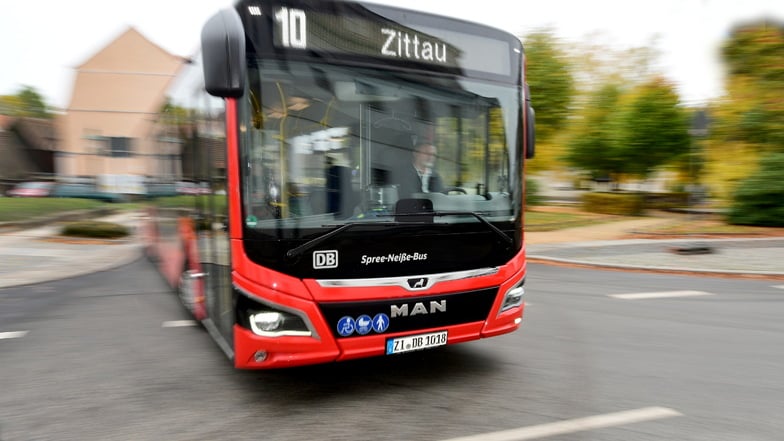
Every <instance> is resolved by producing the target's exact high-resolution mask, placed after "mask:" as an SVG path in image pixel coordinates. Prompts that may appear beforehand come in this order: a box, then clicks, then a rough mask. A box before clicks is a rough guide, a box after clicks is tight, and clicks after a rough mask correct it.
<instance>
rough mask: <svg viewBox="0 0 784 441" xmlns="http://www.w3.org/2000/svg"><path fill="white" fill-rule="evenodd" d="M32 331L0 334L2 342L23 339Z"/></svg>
mask: <svg viewBox="0 0 784 441" xmlns="http://www.w3.org/2000/svg"><path fill="white" fill-rule="evenodd" d="M28 332H30V331H12V332H0V340H6V339H11V338H22V337H24V336H25V335H27V333H28Z"/></svg>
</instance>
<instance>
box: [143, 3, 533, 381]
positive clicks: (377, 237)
mask: <svg viewBox="0 0 784 441" xmlns="http://www.w3.org/2000/svg"><path fill="white" fill-rule="evenodd" d="M201 38H202V47H201V51H200V56H199V57H196V58H194V60H192V62H191V63H190V64H188V65H187V66H186V67H185V69H184V72H183V74H182V75H181V77H180V78H178V79H177V80H176V81H175V84H174V86H173V88H172V91H170V93H169V95H168V100H169V101H168V102H169V105H167V111H168V112H165V113H164V114H162V115H161V124H160V125H161V127H162V130H163V131H165V133H163V132H162V133H163V134H164V135H165V134H168V136H165V138H166V139H172V142H171V145H172V146H173V147H172V150H170V151H169V153H172V154H167V152H161V156H162V157H165V158H168V161H169V162H167V164H177V166H178V167H181V169H182V174H183V175H184V176H185V178H186V179H188V180H191V181H193V182H198V183H199V185H200V186H202V187H204V188H206V189H207V190H206V191H205V192H204V193H209V194H198V195H188V196H179V197H176V198H161V199H159V200H158V201H157V202H156V203H155V204H154V205H155V207H156V208H155V209H153V210H151V214H152V216H151V217H150V224H149V229H148V232H149V242H148V247H147V250H148V253H149V255H150V256H151V258H152V259H153V260H154V261H155V262H157V265H158V267H159V268H160V270H161V272H162V273H163V274H164V276H165V277H166V279H167V280H168V281H169V282H170V283H171V284H172V285H173V286H174V287H176V289H177V290H178V292H179V294H180V296H181V298H182V300H183V302H184V304H185V305H186V306H187V308H188V309H189V310H190V311H191V312H192V313H193V315H194V316H195V318H196V319H198V320H199V321H200V322H201V323H203V325H204V326H205V327H206V329H207V330H208V331H209V333H210V335H211V336H212V337H213V338H214V339H215V340H216V341H217V342H218V343H219V345H220V347H221V348H222V349H223V350H224V351H225V352H226V354H227V355H228V356H229V357H230V359H231V360H232V361H233V363H234V366H236V367H237V368H243V369H266V368H281V367H290V366H297V365H306V364H315V363H325V362H333V361H342V360H348V359H353V358H360V357H371V356H385V355H394V354H399V353H405V352H409V351H414V350H420V349H427V348H432V347H437V346H441V345H446V344H453V343H460V342H467V341H471V340H477V339H480V338H484V337H492V336H496V335H500V334H505V333H509V332H512V331H514V330H516V329H518V327H519V326H520V323H521V320H522V316H523V309H524V306H525V305H524V301H523V294H524V289H523V284H524V283H525V275H526V261H525V246H524V240H523V210H524V160H525V158H527V157H531V156H532V155H533V144H534V135H533V132H534V130H533V125H534V123H533V116H534V113H533V109H532V108H531V105H530V100H529V96H528V91H527V88H526V83H525V78H524V75H525V69H524V67H525V58H524V53H523V47H522V45H521V43H520V40H519V39H518V38H517V37H515V36H514V35H511V34H509V33H506V32H502V31H499V30H496V29H493V28H490V27H486V26H482V25H479V24H475V23H470V22H466V21H462V20H457V19H453V18H447V17H441V16H436V15H431V14H426V13H420V12H415V11H410V10H403V9H399V8H393V7H388V6H382V5H378V4H371V3H359V2H348V1H340V0H337V1H332V0H330V1H308V0H247V1H246V0H242V1H240V2H238V3H237V4H236V6H235V8H233V9H226V10H223V11H220V12H219V13H218V14H216V15H215V16H214V17H213V18H211V19H210V20H209V21H208V22H207V23H206V24H205V26H204V28H203V31H202V36H201ZM177 149H179V150H177ZM173 152H179V156H177V158H178V159H176V160H172V158H173V157H174V153H173ZM167 200H168V202H167ZM183 201H186V202H184V203H183Z"/></svg>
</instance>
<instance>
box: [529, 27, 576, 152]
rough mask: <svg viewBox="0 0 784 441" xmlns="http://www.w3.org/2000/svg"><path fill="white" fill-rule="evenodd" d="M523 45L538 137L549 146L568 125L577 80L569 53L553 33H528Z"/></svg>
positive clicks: (546, 31) (548, 31)
mask: <svg viewBox="0 0 784 441" xmlns="http://www.w3.org/2000/svg"><path fill="white" fill-rule="evenodd" d="M523 45H524V47H525V58H526V64H527V72H528V74H527V81H528V85H529V88H530V90H531V101H532V104H533V106H534V108H535V109H536V137H537V140H538V141H541V142H543V143H546V142H548V141H549V140H550V139H552V137H553V135H554V134H556V133H557V132H558V131H559V130H561V129H562V128H563V127H564V125H565V124H566V121H567V118H568V116H569V108H570V104H571V101H572V96H573V94H574V79H573V78H572V73H571V67H570V64H569V61H568V58H567V56H566V53H565V51H564V50H563V49H562V48H561V46H560V43H559V41H558V39H557V38H556V37H555V36H554V35H553V32H552V31H550V30H542V31H537V32H533V33H531V34H528V35H526V36H525V37H524V38H523Z"/></svg>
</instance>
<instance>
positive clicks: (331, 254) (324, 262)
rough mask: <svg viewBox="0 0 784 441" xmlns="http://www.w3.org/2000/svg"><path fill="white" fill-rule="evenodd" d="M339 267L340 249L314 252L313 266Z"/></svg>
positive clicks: (319, 267) (317, 267)
mask: <svg viewBox="0 0 784 441" xmlns="http://www.w3.org/2000/svg"><path fill="white" fill-rule="evenodd" d="M337 267H338V251H337V250H329V251H314V252H313V268H315V269H323V268H337Z"/></svg>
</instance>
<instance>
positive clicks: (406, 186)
mask: <svg viewBox="0 0 784 441" xmlns="http://www.w3.org/2000/svg"><path fill="white" fill-rule="evenodd" d="M435 159H436V146H434V145H433V144H428V143H422V144H419V145H417V146H416V148H415V149H414V151H413V153H412V161H411V164H410V165H406V166H403V170H401V174H400V179H399V180H398V185H399V187H398V192H399V194H400V197H401V198H410V197H413V194H414V193H437V192H441V191H443V189H444V185H443V183H442V182H441V177H440V176H439V175H438V173H437V172H436V171H435V170H433V166H434V165H435Z"/></svg>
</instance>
